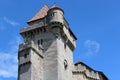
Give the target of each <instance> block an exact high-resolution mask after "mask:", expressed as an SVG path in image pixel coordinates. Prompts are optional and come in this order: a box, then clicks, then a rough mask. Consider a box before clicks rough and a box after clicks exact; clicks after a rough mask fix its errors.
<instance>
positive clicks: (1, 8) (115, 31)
mask: <svg viewBox="0 0 120 80" xmlns="http://www.w3.org/2000/svg"><path fill="white" fill-rule="evenodd" d="M54 3H56V4H57V5H58V6H60V7H61V8H62V9H63V10H64V12H65V18H66V19H67V20H68V22H69V24H70V28H71V29H72V31H73V32H74V33H75V35H76V36H77V38H78V40H77V48H76V50H75V51H74V62H77V61H82V62H84V63H86V64H87V65H88V66H90V67H92V68H93V69H95V70H100V71H103V72H104V73H105V74H106V76H107V77H108V78H109V79H110V80H120V77H119V76H120V75H119V72H120V69H119V67H120V62H119V61H120V1H119V0H75V1H74V0H59V1H58V0H0V80H17V49H18V44H20V43H21V42H22V37H21V36H20V35H19V30H20V28H23V27H26V26H27V24H26V22H27V21H28V20H29V19H31V18H32V16H33V15H34V14H35V13H36V12H37V11H38V10H39V9H40V8H41V7H42V6H43V5H44V4H48V5H49V6H52V5H53V4H54Z"/></svg>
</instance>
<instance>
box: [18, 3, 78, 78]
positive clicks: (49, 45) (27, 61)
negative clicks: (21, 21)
mask: <svg viewBox="0 0 120 80" xmlns="http://www.w3.org/2000/svg"><path fill="white" fill-rule="evenodd" d="M20 34H21V35H22V37H23V38H24V42H23V43H22V44H20V46H19V52H18V60H19V70H18V80H72V79H73V78H72V69H73V65H74V63H73V53H72V52H73V50H74V49H75V47H76V39H77V38H76V37H75V35H74V34H73V33H72V31H71V29H70V28H69V24H68V22H67V21H66V19H65V18H64V11H63V10H62V9H61V8H59V7H58V6H56V5H54V6H53V7H52V8H49V7H48V6H47V5H45V6H44V7H43V8H42V9H41V10H40V11H39V12H38V13H37V14H36V15H35V16H34V17H33V18H32V19H31V20H29V21H28V27H26V28H22V29H21V31H20Z"/></svg>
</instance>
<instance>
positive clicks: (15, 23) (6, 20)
mask: <svg viewBox="0 0 120 80" xmlns="http://www.w3.org/2000/svg"><path fill="white" fill-rule="evenodd" d="M3 20H4V21H5V22H6V23H8V24H10V25H12V26H19V25H20V24H19V23H18V22H15V21H13V20H11V19H9V18H7V17H4V18H3Z"/></svg>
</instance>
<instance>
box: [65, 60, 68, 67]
mask: <svg viewBox="0 0 120 80" xmlns="http://www.w3.org/2000/svg"><path fill="white" fill-rule="evenodd" d="M67 67H68V63H67V60H66V59H65V60H64V68H65V69H67Z"/></svg>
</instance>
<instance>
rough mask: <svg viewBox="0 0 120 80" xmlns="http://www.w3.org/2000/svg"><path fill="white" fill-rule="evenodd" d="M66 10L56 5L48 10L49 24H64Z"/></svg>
mask: <svg viewBox="0 0 120 80" xmlns="http://www.w3.org/2000/svg"><path fill="white" fill-rule="evenodd" d="M63 15H64V12H63V10H62V9H61V8H59V7H57V6H54V7H52V8H51V9H50V10H49V11H48V17H49V24H55V23H57V24H60V25H63V24H64V17H63Z"/></svg>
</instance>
